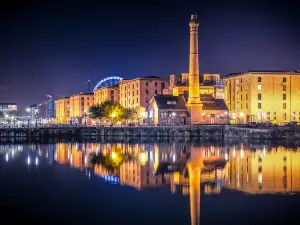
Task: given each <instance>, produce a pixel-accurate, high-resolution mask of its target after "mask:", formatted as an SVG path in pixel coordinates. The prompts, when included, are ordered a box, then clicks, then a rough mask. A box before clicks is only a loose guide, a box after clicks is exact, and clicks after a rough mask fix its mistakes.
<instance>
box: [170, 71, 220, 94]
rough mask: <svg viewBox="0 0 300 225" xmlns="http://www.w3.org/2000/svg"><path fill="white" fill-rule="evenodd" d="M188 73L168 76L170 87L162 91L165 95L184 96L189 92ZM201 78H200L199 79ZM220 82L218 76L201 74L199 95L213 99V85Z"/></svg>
mask: <svg viewBox="0 0 300 225" xmlns="http://www.w3.org/2000/svg"><path fill="white" fill-rule="evenodd" d="M187 75H188V73H182V74H181V76H176V75H174V74H172V75H170V86H169V87H168V88H166V89H165V90H164V94H166V95H174V96H179V95H184V94H186V93H188V91H189V82H188V76H187ZM200 78H201V77H200ZM219 82H220V74H203V79H200V80H199V93H200V94H211V95H212V96H214V97H215V85H216V84H217V83H219Z"/></svg>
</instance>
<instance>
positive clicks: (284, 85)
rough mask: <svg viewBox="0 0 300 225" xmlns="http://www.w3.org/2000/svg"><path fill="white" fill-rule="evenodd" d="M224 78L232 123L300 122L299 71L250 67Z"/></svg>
mask: <svg viewBox="0 0 300 225" xmlns="http://www.w3.org/2000/svg"><path fill="white" fill-rule="evenodd" d="M223 80H224V82H225V100H226V104H227V106H228V108H229V110H230V118H231V122H232V123H248V122H272V123H279V124H283V123H286V122H300V92H299V89H300V73H299V72H283V71H277V72H276V71H249V72H245V73H235V74H228V75H227V76H225V77H223Z"/></svg>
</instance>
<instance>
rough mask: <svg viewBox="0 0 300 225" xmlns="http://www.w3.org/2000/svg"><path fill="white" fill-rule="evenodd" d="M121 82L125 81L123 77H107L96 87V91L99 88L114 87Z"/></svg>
mask: <svg viewBox="0 0 300 225" xmlns="http://www.w3.org/2000/svg"><path fill="white" fill-rule="evenodd" d="M121 80H123V78H122V77H106V78H104V79H102V80H100V81H99V82H98V83H97V84H96V86H95V87H94V91H95V90H96V89H98V88H104V87H112V86H115V85H118V84H119V82H120V81H121Z"/></svg>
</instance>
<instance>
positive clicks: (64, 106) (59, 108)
mask: <svg viewBox="0 0 300 225" xmlns="http://www.w3.org/2000/svg"><path fill="white" fill-rule="evenodd" d="M55 112H56V115H55V118H56V123H58V124H67V123H69V117H70V98H69V97H63V98H60V99H57V100H56V101H55Z"/></svg>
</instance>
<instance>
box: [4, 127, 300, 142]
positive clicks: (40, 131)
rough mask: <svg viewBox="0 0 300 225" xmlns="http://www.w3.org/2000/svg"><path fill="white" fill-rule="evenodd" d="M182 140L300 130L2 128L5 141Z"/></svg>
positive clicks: (280, 135) (286, 135)
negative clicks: (73, 139)
mask: <svg viewBox="0 0 300 225" xmlns="http://www.w3.org/2000/svg"><path fill="white" fill-rule="evenodd" d="M87 136H88V137H99V136H125V137H126V136H133V137H178V138H203V139H212V138H213V139H220V138H224V139H291V138H294V139H296V138H300V129H299V128H286V127H269V128H259V129H258V128H248V127H238V126H228V125H197V126H164V127H47V128H45V127H41V128H0V138H1V137H3V138H4V137H16V138H20V137H43V138H47V137H57V138H59V137H62V138H63V137H87Z"/></svg>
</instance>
